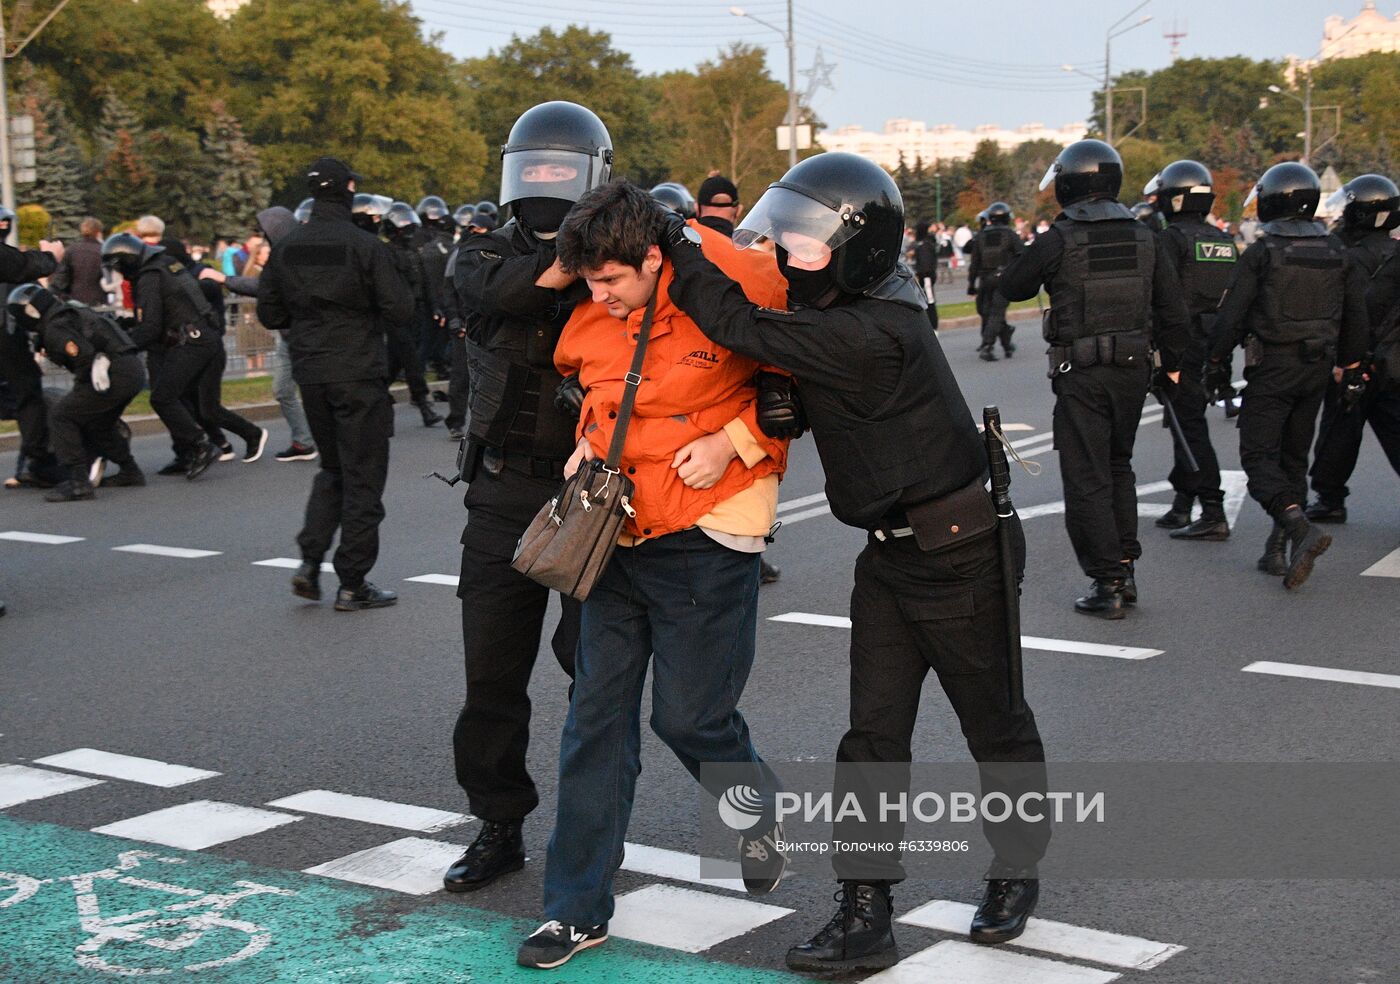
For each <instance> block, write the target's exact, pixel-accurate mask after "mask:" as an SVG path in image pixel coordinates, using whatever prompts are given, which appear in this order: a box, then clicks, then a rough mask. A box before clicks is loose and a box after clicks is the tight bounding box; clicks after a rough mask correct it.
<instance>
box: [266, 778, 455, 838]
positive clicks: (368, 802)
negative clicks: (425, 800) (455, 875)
mask: <svg viewBox="0 0 1400 984" xmlns="http://www.w3.org/2000/svg"><path fill="white" fill-rule="evenodd" d="M267 805H268V806H275V807H277V808H279V809H283V810H295V811H296V812H298V813H315V814H318V815H320V816H323V817H340V818H341V819H344V820H362V821H364V822H365V823H377V824H380V825H381V826H384V827H398V828H399V829H401V830H417V831H420V832H422V833H426V834H431V833H436V832H437V831H439V830H446V829H447V828H448V827H457V826H460V825H461V824H464V823H466V822H467V821H468V820H471V819H473V818H472V817H470V816H468V815H467V814H465V813H449V812H448V811H447V810H434V809H431V808H430V807H426V806H410V805H409V804H407V803H391V802H389V801H388V800H381V799H373V798H371V797H369V796H351V795H349V794H347V793H334V792H331V791H330V790H328V789H308V790H307V791H306V792H304V793H296V794H294V795H292V796H284V797H282V798H281V799H276V800H273V801H272V802H270V803H268V804H267Z"/></svg>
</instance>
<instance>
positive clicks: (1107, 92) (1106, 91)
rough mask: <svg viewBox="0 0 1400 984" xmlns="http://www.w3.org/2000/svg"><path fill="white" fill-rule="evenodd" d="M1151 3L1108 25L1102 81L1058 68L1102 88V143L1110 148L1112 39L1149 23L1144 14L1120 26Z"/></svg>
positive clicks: (1068, 67) (1145, 2)
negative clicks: (1082, 77)
mask: <svg viewBox="0 0 1400 984" xmlns="http://www.w3.org/2000/svg"><path fill="white" fill-rule="evenodd" d="M1151 2H1152V0H1142V3H1140V4H1138V5H1137V6H1136V7H1134V8H1133V9H1132V10H1130V11H1128V12H1127V13H1126V14H1124V15H1123V16H1122V17H1120V18H1118V19H1117V20H1116V21H1114V22H1113V23H1112V24H1110V25H1108V31H1107V32H1105V33H1104V37H1103V78H1102V79H1099V78H1095V77H1094V76H1092V75H1090V74H1089V73H1088V72H1085V71H1082V70H1081V69H1078V68H1075V67H1074V66H1073V65H1061V66H1060V68H1062V69H1063V70H1064V71H1066V72H1075V73H1076V74H1079V75H1082V76H1084V77H1085V78H1086V79H1090V80H1091V81H1094V82H1098V83H1099V84H1100V85H1101V86H1102V88H1103V116H1104V142H1105V143H1107V144H1108V145H1109V146H1110V147H1111V146H1113V71H1112V63H1111V62H1110V59H1111V58H1112V55H1113V50H1112V45H1113V39H1114V38H1116V37H1120V36H1121V35H1124V34H1127V33H1128V32H1129V31H1133V30H1136V29H1137V28H1139V27H1142V25H1144V24H1146V23H1147V22H1148V21H1150V20H1151V19H1152V15H1151V14H1146V15H1144V16H1143V17H1142V18H1140V19H1139V20H1136V21H1134V22H1133V23H1131V24H1129V25H1128V26H1127V27H1122V26H1120V25H1121V24H1122V23H1123V22H1124V21H1125V20H1127V19H1128V18H1129V17H1131V16H1133V14H1136V13H1137V12H1138V11H1139V10H1141V9H1142V8H1143V7H1146V6H1147V5H1148V4H1149V3H1151Z"/></svg>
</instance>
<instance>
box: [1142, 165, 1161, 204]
mask: <svg viewBox="0 0 1400 984" xmlns="http://www.w3.org/2000/svg"><path fill="white" fill-rule="evenodd" d="M1161 190H1162V172H1161V171H1158V172H1157V173H1156V174H1154V175H1152V180H1151V181H1149V182H1147V184H1145V185H1143V186H1142V197H1143V198H1151V197H1152V196H1153V195H1155V194H1157V193H1159V192H1160V191H1161Z"/></svg>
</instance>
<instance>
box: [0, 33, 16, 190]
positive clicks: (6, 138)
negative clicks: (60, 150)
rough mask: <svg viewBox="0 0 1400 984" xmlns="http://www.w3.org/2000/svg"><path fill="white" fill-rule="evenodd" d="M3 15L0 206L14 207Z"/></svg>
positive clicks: (13, 179)
mask: <svg viewBox="0 0 1400 984" xmlns="http://www.w3.org/2000/svg"><path fill="white" fill-rule="evenodd" d="M7 46H8V42H7V41H6V38H5V15H4V12H3V11H0V205H4V206H5V207H6V208H10V209H12V208H14V207H15V174H14V171H13V170H12V169H11V167H10V97H9V94H10V90H9V87H8V86H7V85H6V83H5V62H6V61H7V60H9V57H10V54H9V52H8V51H6V50H5V49H6V47H7Z"/></svg>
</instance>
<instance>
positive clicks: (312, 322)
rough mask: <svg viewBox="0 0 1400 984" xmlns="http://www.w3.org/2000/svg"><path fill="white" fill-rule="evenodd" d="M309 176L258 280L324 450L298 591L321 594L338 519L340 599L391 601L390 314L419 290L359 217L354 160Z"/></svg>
mask: <svg viewBox="0 0 1400 984" xmlns="http://www.w3.org/2000/svg"><path fill="white" fill-rule="evenodd" d="M306 178H307V183H308V185H309V186H310V190H311V195H312V197H313V198H314V199H315V204H314V205H313V206H312V210H311V219H310V221H308V222H307V223H306V224H304V225H299V226H297V227H296V228H295V229H293V230H292V231H291V232H289V233H288V234H287V235H286V237H285V238H283V239H282V241H281V242H279V243H277V244H276V245H275V246H274V247H273V248H272V256H271V257H270V258H269V259H268V262H267V267H266V268H265V269H264V270H263V272H262V284H261V288H260V290H259V292H258V318H259V319H260V320H261V321H262V323H263V324H264V325H266V326H267V327H269V328H271V329H273V330H274V331H285V332H286V333H287V344H288V346H289V347H290V348H291V352H292V375H293V376H294V377H295V379H296V381H297V385H298V386H300V387H301V396H302V405H303V406H304V407H305V408H306V416H307V420H308V421H309V422H310V424H311V434H312V436H313V437H314V438H315V439H316V447H317V449H319V450H320V452H321V468H320V471H319V472H318V473H317V475H316V478H315V480H314V481H313V482H312V485H311V496H310V498H309V499H308V500H307V503H306V523H305V525H304V526H303V527H302V531H301V533H300V534H299V535H298V537H297V545H298V546H299V547H300V548H301V558H302V564H301V567H299V568H298V569H297V572H296V573H295V574H294V575H293V576H292V592H293V593H294V594H296V595H297V596H298V597H301V598H309V599H312V600H319V599H320V597H321V584H320V572H321V560H322V558H323V557H324V556H325V555H326V553H327V552H328V551H329V550H330V547H331V541H332V540H333V539H334V537H335V532H336V529H337V528H338V529H339V530H340V546H339V547H338V548H337V549H336V552H335V559H334V564H335V572H336V575H337V576H338V577H339V578H340V589H339V591H338V592H337V593H336V599H335V609H336V611H346V612H348V611H358V610H361V609H366V608H382V607H384V606H386V605H392V604H394V603H395V602H396V601H397V600H398V596H397V595H396V594H395V593H394V592H392V591H386V590H383V589H381V588H377V587H375V586H374V585H373V584H371V583H370V582H369V581H368V580H366V576H367V575H368V574H369V572H370V569H371V568H372V567H374V561H375V559H376V558H377V557H378V556H379V524H380V522H382V521H383V519H384V502H383V496H384V483H385V481H386V480H387V479H388V474H389V435H390V432H391V431H392V430H393V425H394V409H393V405H392V403H391V402H390V400H389V393H388V390H387V389H386V387H385V380H386V378H387V376H388V363H387V357H386V354H385V349H384V326H385V325H387V324H394V323H397V324H404V323H406V322H407V321H408V319H409V317H411V315H412V311H411V306H412V304H413V298H412V296H411V295H410V294H409V292H408V286H407V285H406V284H405V283H404V281H403V278H402V277H401V276H399V273H398V269H397V268H396V266H395V264H394V258H393V256H392V255H391V254H390V252H389V247H387V246H386V245H384V243H382V242H380V241H379V239H378V238H376V237H375V236H373V235H371V234H369V233H367V232H364V231H363V230H361V229H357V228H355V226H354V224H353V223H352V222H351V221H350V203H351V200H352V197H353V195H354V193H355V182H356V180H358V178H359V176H358V175H356V174H355V173H354V172H353V171H352V170H350V167H349V165H347V164H346V163H345V162H344V161H341V160H339V159H337V158H334V157H320V158H317V159H316V160H315V161H314V162H312V164H311V167H310V168H309V169H308V171H307V175H306Z"/></svg>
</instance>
